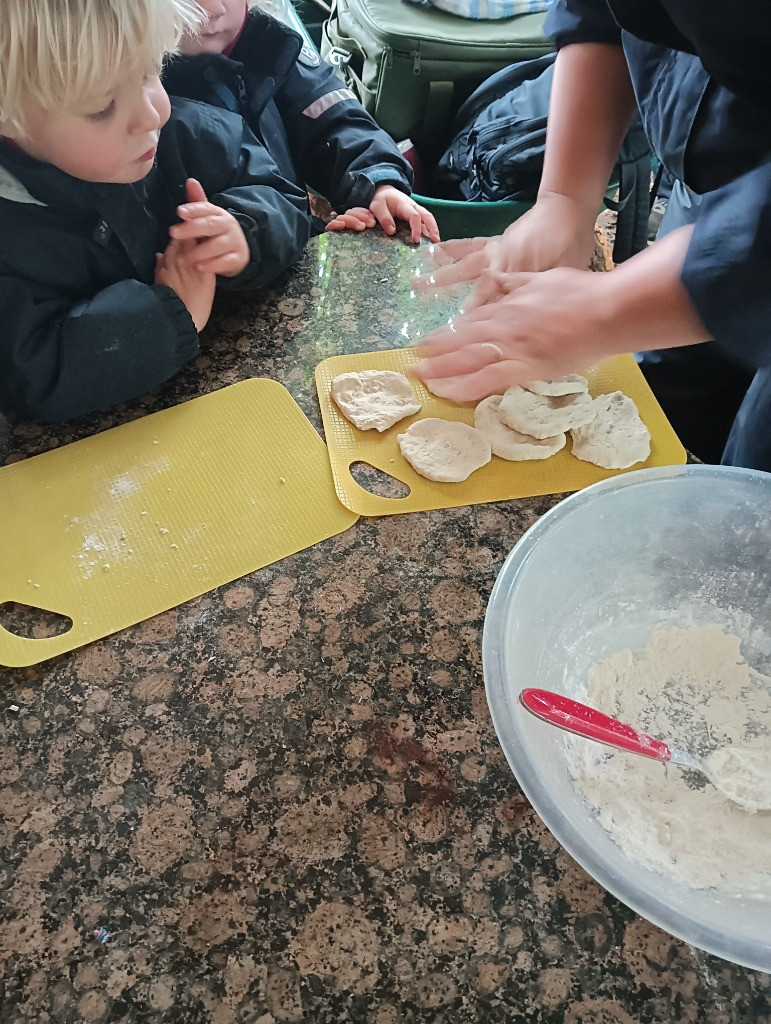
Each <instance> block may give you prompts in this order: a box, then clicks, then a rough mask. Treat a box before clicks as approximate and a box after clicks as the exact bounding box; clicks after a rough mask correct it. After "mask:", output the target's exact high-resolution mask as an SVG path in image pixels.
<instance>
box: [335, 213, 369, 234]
mask: <svg viewBox="0 0 771 1024" xmlns="http://www.w3.org/2000/svg"><path fill="white" fill-rule="evenodd" d="M374 226H375V218H374V217H372V218H371V222H370V218H367V219H365V218H364V217H362V216H359V214H353V213H350V212H349V213H341V214H340V215H339V216H337V217H335V219H334V220H331V221H330V222H329V224H327V226H326V228H325V230H326V231H366V230H367V228H371V227H374Z"/></svg>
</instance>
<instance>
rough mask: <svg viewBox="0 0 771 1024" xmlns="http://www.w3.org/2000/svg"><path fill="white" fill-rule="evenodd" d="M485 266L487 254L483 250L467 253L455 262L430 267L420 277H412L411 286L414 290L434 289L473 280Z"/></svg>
mask: <svg viewBox="0 0 771 1024" xmlns="http://www.w3.org/2000/svg"><path fill="white" fill-rule="evenodd" d="M486 266H487V255H486V253H485V252H484V250H481V249H480V250H478V251H476V252H472V253H469V255H468V256H464V257H463V258H462V259H461V260H459V261H458V262H457V263H448V264H446V265H445V266H443V267H436V268H432V269H430V270H429V271H428V272H427V273H425V274H421V275H420V277H415V278H413V282H412V287H413V288H414V289H415V290H416V291H434V290H435V289H437V288H447V287H449V286H450V285H453V284H460V283H461V282H463V281H473V280H475V279H476V278H477V277H479V275H480V274H481V273H482V271H483V270H484V269H485V268H486Z"/></svg>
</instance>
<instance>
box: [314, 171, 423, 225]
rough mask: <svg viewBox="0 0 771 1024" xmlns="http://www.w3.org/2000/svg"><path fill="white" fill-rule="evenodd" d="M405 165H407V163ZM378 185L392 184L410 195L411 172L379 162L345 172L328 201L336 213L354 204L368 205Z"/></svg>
mask: <svg viewBox="0 0 771 1024" xmlns="http://www.w3.org/2000/svg"><path fill="white" fill-rule="evenodd" d="M405 164H406V161H405ZM406 166H407V167H409V164H406ZM410 172H411V168H410ZM379 185H393V187H394V188H398V189H399V191H400V192H404V194H405V195H410V193H411V192H412V174H411V173H408V172H407V171H405V172H404V173H403V172H402V171H401V170H400V169H399V168H398V167H395V166H394V165H393V164H380V165H378V166H376V167H368V168H367V170H366V171H355V172H353V173H350V174H346V175H345V177H344V179H343V181H342V182H341V183H340V187H339V188H338V189H337V190H336V191H335V195H334V196H332V197H331V198H330V202H331V203H332V205H333V206H334V208H335V210H337V212H338V213H343V212H344V211H345V210H350V209H351V208H352V207H354V206H364V207H368V206H369V204H370V203H371V202H372V197H373V196H374V194H375V189H376V188H377V187H378V186H379Z"/></svg>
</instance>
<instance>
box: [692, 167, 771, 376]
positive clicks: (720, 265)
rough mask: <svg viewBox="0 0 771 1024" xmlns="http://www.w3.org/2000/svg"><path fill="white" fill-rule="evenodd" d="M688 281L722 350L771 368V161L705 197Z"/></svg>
mask: <svg viewBox="0 0 771 1024" xmlns="http://www.w3.org/2000/svg"><path fill="white" fill-rule="evenodd" d="M682 281H683V284H684V285H685V288H686V290H687V291H688V294H689V296H690V298H691V301H692V302H693V304H694V306H695V308H696V310H697V311H698V313H699V315H700V316H701V319H702V321H703V323H704V325H705V326H706V327H707V329H708V330H709V331H710V333H711V334H712V336H713V338H714V339H715V344H716V345H717V346H718V347H719V348H721V349H723V351H725V352H726V353H727V354H730V355H731V356H732V357H733V358H735V359H739V360H740V361H741V362H743V363H745V364H746V365H749V366H752V367H754V368H757V367H761V366H768V365H771V289H770V288H769V281H771V161H767V162H766V163H764V164H761V165H760V166H759V167H756V168H755V169H754V170H752V171H749V172H748V173H747V174H743V175H742V176H741V177H739V178H737V179H736V180H735V181H732V182H730V183H729V184H728V185H724V186H723V187H722V188H719V189H716V190H715V191H714V192H708V193H707V194H706V195H705V196H704V198H703V200H702V203H701V205H700V207H699V215H698V218H697V220H696V224H695V227H694V231H693V235H692V237H691V242H690V245H689V247H688V252H687V253H686V257H685V264H684V266H683V271H682Z"/></svg>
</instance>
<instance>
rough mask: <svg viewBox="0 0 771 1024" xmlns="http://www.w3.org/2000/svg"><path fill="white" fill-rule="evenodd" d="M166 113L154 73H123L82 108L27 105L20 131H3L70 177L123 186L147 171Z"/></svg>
mask: <svg viewBox="0 0 771 1024" xmlns="http://www.w3.org/2000/svg"><path fill="white" fill-rule="evenodd" d="M170 113H171V107H170V104H169V97H168V96H167V95H166V93H165V91H164V89H163V86H162V85H161V81H160V78H159V77H158V75H153V76H152V77H149V78H144V77H142V76H141V75H139V74H136V73H131V74H129V75H126V74H123V75H119V76H118V77H117V78H116V81H115V82H114V83H113V84H112V86H111V87H108V88H107V89H105V91H104V93H102V94H100V95H99V96H94V97H93V99H91V100H89V101H88V102H87V104H85V105H84V106H83V107H82V108H81V109H78V110H68V111H65V112H56V113H52V112H50V111H46V110H43V109H42V108H40V107H35V108H32V109H30V110H29V111H28V112H27V116H26V118H25V124H24V127H25V132H24V134H20V133H14V132H8V134H10V135H11V137H12V138H14V140H15V141H16V143H17V144H18V145H19V146H20V147H21V149H23V150H24V151H25V152H26V153H28V154H29V155H30V156H33V157H35V158H36V159H37V160H42V161H44V162H45V163H49V164H53V165H54V166H55V167H58V168H59V169H60V170H62V171H66V172H67V174H71V175H72V176H73V177H74V178H80V179H81V180H83V181H98V182H104V183H108V184H122V185H127V184H131V183H132V182H135V181H140V180H141V179H142V178H144V177H145V176H146V175H147V174H149V172H150V169H151V168H152V166H153V159H154V158H155V151H156V148H157V145H158V133H159V132H160V130H161V128H162V126H163V125H164V124H165V123H166V122H167V121H168V119H169V115H170Z"/></svg>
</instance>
